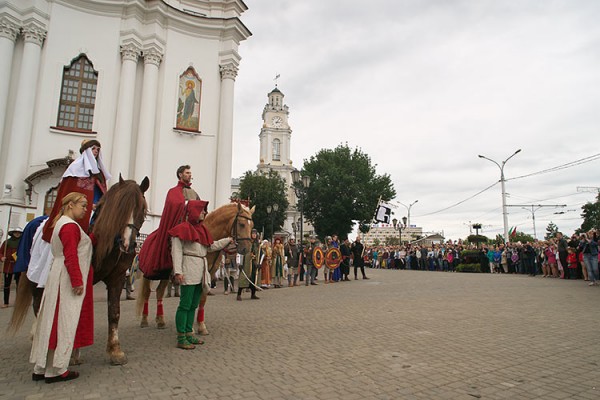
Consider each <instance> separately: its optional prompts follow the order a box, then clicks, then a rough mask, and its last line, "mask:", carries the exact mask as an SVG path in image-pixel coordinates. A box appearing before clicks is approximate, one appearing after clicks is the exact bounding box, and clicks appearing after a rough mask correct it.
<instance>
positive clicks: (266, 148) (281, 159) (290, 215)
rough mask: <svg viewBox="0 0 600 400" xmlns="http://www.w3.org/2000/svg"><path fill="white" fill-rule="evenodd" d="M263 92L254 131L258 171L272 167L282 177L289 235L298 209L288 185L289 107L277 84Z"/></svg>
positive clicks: (265, 170) (286, 227) (285, 225)
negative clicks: (262, 105)
mask: <svg viewBox="0 0 600 400" xmlns="http://www.w3.org/2000/svg"><path fill="white" fill-rule="evenodd" d="M267 96H268V103H267V104H266V105H265V108H264V109H263V112H262V120H263V124H262V129H261V130H260V134H259V135H258V137H259V138H260V163H259V164H258V171H259V172H268V171H269V170H271V171H275V172H277V173H278V174H279V176H281V177H282V178H283V179H284V180H285V182H286V186H287V199H288V202H289V208H288V210H286V220H285V222H284V225H283V231H285V232H287V233H288V234H290V235H292V231H293V228H292V223H293V222H295V221H297V220H298V218H299V217H300V213H299V212H298V211H297V210H296V203H297V201H296V194H295V193H294V191H293V190H292V189H291V187H290V185H291V183H292V171H293V170H294V167H293V165H292V160H290V142H291V138H292V129H291V128H290V125H289V124H288V116H289V109H288V106H287V105H285V104H283V97H284V95H283V93H282V92H281V91H280V90H279V89H278V88H277V85H275V89H273V90H272V91H271V92H270V93H269V94H268V95H267Z"/></svg>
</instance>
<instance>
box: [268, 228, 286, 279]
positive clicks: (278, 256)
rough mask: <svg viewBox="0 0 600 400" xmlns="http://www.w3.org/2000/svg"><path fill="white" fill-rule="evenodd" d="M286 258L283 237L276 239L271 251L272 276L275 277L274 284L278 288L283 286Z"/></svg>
mask: <svg viewBox="0 0 600 400" xmlns="http://www.w3.org/2000/svg"><path fill="white" fill-rule="evenodd" d="M284 260H285V253H284V251H283V244H282V243H281V239H279V238H277V239H275V244H273V249H272V251H271V276H272V277H273V282H274V286H275V287H276V288H280V287H281V281H282V278H283V262H284Z"/></svg>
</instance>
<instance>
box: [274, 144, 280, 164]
mask: <svg viewBox="0 0 600 400" xmlns="http://www.w3.org/2000/svg"><path fill="white" fill-rule="evenodd" d="M273 161H281V141H280V140H279V139H274V140H273Z"/></svg>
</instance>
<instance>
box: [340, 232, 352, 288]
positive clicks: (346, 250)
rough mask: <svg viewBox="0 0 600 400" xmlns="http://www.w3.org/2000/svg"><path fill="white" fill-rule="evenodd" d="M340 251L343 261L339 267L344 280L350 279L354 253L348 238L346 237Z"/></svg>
mask: <svg viewBox="0 0 600 400" xmlns="http://www.w3.org/2000/svg"><path fill="white" fill-rule="evenodd" d="M340 253H342V262H341V264H340V267H339V268H338V269H339V270H341V274H342V280H344V281H349V280H350V278H348V275H350V257H351V256H352V253H351V252H350V242H349V241H348V239H345V240H344V243H342V245H341V246H340Z"/></svg>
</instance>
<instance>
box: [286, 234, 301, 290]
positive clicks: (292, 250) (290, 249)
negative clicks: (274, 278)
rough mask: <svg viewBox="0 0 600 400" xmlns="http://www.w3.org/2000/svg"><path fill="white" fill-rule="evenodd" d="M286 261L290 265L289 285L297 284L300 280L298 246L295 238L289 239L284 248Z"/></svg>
mask: <svg viewBox="0 0 600 400" xmlns="http://www.w3.org/2000/svg"><path fill="white" fill-rule="evenodd" d="M284 252H285V257H286V263H287V266H288V287H292V286H296V285H297V281H298V256H299V252H298V246H297V245H296V243H294V239H290V240H288V243H287V245H286V246H285V249H284Z"/></svg>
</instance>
